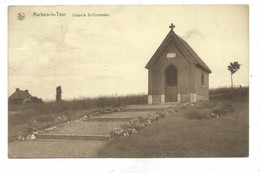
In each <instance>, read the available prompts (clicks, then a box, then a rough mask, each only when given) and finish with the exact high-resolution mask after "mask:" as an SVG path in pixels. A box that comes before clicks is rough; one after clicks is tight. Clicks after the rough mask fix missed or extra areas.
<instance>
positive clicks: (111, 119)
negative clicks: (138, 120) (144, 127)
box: [84, 117, 134, 122]
mask: <svg viewBox="0 0 260 173" xmlns="http://www.w3.org/2000/svg"><path fill="white" fill-rule="evenodd" d="M131 119H134V118H133V117H132V118H131V117H129V118H128V117H126V118H112V117H107V118H106V117H105V118H103V117H102V118H88V119H86V120H84V121H97V122H99V121H129V120H131Z"/></svg>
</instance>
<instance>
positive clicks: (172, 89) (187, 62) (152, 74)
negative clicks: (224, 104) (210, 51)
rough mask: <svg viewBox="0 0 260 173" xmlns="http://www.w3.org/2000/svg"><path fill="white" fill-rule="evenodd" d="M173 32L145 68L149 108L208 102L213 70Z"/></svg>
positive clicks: (171, 30) (171, 27)
mask: <svg viewBox="0 0 260 173" xmlns="http://www.w3.org/2000/svg"><path fill="white" fill-rule="evenodd" d="M174 27H175V26H174V25H173V24H171V25H170V27H169V28H170V32H169V33H168V35H167V36H166V38H165V39H164V40H163V42H162V43H161V45H160V46H159V48H158V49H157V50H156V52H155V53H154V55H153V56H152V58H151V59H150V60H149V62H148V63H147V65H146V66H145V68H146V69H148V104H165V103H171V102H197V101H201V100H208V99H209V74H210V73H212V71H211V70H210V68H209V67H208V66H207V65H206V64H205V63H204V62H203V61H202V59H201V58H200V57H199V56H198V55H197V54H196V52H195V51H194V50H193V49H192V48H191V47H190V46H189V44H188V43H187V42H186V41H184V40H183V39H182V38H181V37H179V36H178V35H177V34H176V33H175V32H174V31H173V28H174Z"/></svg>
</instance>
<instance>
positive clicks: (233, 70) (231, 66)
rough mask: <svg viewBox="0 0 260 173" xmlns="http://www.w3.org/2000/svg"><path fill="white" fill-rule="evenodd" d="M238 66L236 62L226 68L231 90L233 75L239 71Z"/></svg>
mask: <svg viewBox="0 0 260 173" xmlns="http://www.w3.org/2000/svg"><path fill="white" fill-rule="evenodd" d="M240 65H241V64H238V62H233V63H232V62H231V63H230V65H229V66H227V67H228V70H229V71H230V74H231V88H233V74H234V73H236V71H238V70H239V69H240Z"/></svg>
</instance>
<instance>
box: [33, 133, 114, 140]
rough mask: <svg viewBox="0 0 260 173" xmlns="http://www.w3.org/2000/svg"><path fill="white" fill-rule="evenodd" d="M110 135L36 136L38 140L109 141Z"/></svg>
mask: <svg viewBox="0 0 260 173" xmlns="http://www.w3.org/2000/svg"><path fill="white" fill-rule="evenodd" d="M110 138H111V137H110V135H60V134H57V135H56V134H39V135H36V140H37V139H58V140H98V141H108V140H110Z"/></svg>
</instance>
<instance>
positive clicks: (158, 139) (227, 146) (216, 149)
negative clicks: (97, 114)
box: [98, 95, 249, 158]
mask: <svg viewBox="0 0 260 173" xmlns="http://www.w3.org/2000/svg"><path fill="white" fill-rule="evenodd" d="M228 99H229V100H231V101H228V102H227V101H226V100H228ZM230 102H231V103H232V107H233V109H234V110H233V111H232V112H227V113H226V114H225V116H223V117H220V118H214V119H209V120H198V119H188V118H187V116H186V115H187V113H190V112H189V111H190V110H188V109H186V110H183V111H180V112H178V113H171V114H170V115H169V116H167V117H166V118H164V119H161V120H160V121H158V122H156V123H153V124H152V126H150V127H147V128H145V129H143V130H142V131H140V132H138V133H136V134H134V135H132V136H128V137H121V138H114V139H113V140H112V141H110V142H109V143H108V144H107V145H106V146H104V147H103V149H102V150H101V151H100V152H99V154H98V157H107V158H111V157H113V158H114V157H115V158H122V157H123V158H124V157H126V158H147V157H149V158H150V157H247V156H248V133H249V126H248V123H249V121H248V119H249V117H248V114H249V107H248V97H247V96H241V95H232V96H231V97H228V98H223V97H220V98H216V99H215V100H214V103H215V104H222V105H225V104H230ZM197 109H201V110H199V111H200V112H201V111H202V112H203V110H204V109H206V108H197Z"/></svg>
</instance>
